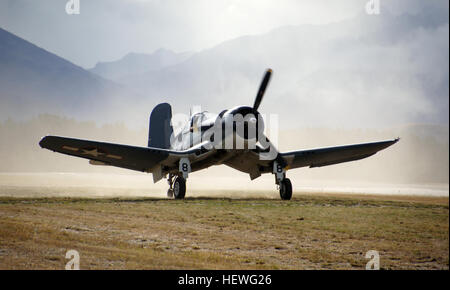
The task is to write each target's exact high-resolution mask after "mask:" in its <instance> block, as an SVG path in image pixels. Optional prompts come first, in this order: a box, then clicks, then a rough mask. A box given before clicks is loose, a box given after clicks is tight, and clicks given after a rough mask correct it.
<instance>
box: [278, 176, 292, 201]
mask: <svg viewBox="0 0 450 290" xmlns="http://www.w3.org/2000/svg"><path fill="white" fill-rule="evenodd" d="M280 197H281V199H282V200H290V199H291V198H292V183H291V181H290V180H289V178H285V179H283V181H281V182H280Z"/></svg>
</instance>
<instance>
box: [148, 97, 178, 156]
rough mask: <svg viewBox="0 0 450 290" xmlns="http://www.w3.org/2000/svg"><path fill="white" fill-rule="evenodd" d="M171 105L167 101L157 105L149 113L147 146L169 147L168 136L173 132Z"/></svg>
mask: <svg viewBox="0 0 450 290" xmlns="http://www.w3.org/2000/svg"><path fill="white" fill-rule="evenodd" d="M171 120H172V107H171V106H170V105H169V104H168V103H162V104H159V105H157V106H156V107H155V108H154V109H153V111H152V113H151V114H150V124H149V133H148V147H155V148H162V149H169V148H170V136H171V135H172V133H173V128H172V125H170V121H171Z"/></svg>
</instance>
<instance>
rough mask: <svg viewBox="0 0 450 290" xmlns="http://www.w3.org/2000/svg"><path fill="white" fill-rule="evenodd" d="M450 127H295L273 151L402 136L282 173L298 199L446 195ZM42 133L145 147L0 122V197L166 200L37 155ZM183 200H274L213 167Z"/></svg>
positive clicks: (259, 182)
mask: <svg viewBox="0 0 450 290" xmlns="http://www.w3.org/2000/svg"><path fill="white" fill-rule="evenodd" d="M448 133H449V132H448V127H445V126H436V125H423V124H422V125H408V126H403V127H397V128H389V129H364V130H363V129H336V128H334V129H332V128H300V129H296V130H289V131H281V132H280V134H279V138H278V147H279V148H280V150H282V151H288V150H299V149H308V148H317V147H326V146H335V145H343V144H351V143H361V142H370V141H377V140H385V139H393V138H396V137H401V140H400V142H399V143H397V144H395V145H394V146H392V147H389V148H387V149H386V150H384V151H381V152H379V153H377V154H376V155H374V156H372V157H370V158H367V159H364V160H360V161H356V162H350V163H345V164H339V165H333V166H329V167H322V168H313V169H309V168H300V169H295V170H290V171H288V177H289V178H290V179H291V180H292V181H293V186H294V189H295V192H297V193H326V192H337V193H339V192H341V193H358V194H361V193H366V194H396V195H429V196H448V193H449V185H448V184H449V179H448V175H449V155H448V154H449V153H448V146H449V137H448V136H449V135H448ZM47 134H53V135H62V136H70V137H76V138H83V139H91V140H100V141H108V142H115V143H122V144H131V145H138V146H145V144H146V142H147V129H146V128H142V129H138V130H134V129H129V128H127V126H125V125H124V124H122V123H116V124H106V125H102V126H98V125H96V123H95V122H80V121H76V120H74V119H68V118H64V117H58V116H53V115H41V116H39V117H36V118H34V119H31V120H28V121H23V122H17V121H12V120H8V121H5V122H3V123H0V136H1V139H0V160H1V163H0V172H1V173H0V196H17V197H21V196H33V197H36V196H39V197H42V196H79V197H92V196H94V197H103V196H105V197H106V196H108V197H114V196H115V197H123V196H136V197H139V196H142V197H155V198H165V197H166V191H167V187H168V185H167V183H166V182H165V181H164V180H162V181H160V182H158V183H156V184H153V179H152V176H151V174H145V173H141V172H133V171H128V170H125V169H119V168H113V167H105V166H92V165H89V164H88V161H87V160H84V159H79V158H74V157H70V156H65V155H62V154H57V153H53V152H50V151H48V150H43V149H41V148H40V147H39V145H38V142H39V140H40V138H41V137H42V136H44V135H47ZM188 196H191V197H196V196H197V197H198V196H206V197H230V198H238V197H239V198H243V197H244V198H246V197H248V198H274V199H275V198H276V199H278V192H277V190H276V187H275V184H274V179H273V176H272V175H271V174H266V175H263V176H261V177H260V178H258V179H256V180H254V181H250V178H249V177H248V175H246V174H244V173H241V172H238V171H235V170H233V169H231V168H228V167H225V166H223V165H221V166H213V167H211V168H209V169H207V170H203V171H200V172H195V173H192V174H191V175H190V176H189V179H188Z"/></svg>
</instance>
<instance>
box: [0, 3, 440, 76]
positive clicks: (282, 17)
mask: <svg viewBox="0 0 450 290" xmlns="http://www.w3.org/2000/svg"><path fill="white" fill-rule="evenodd" d="M67 2H68V0H39V1H37V0H0V27H2V28H4V29H6V30H8V31H10V32H12V33H15V34H17V35H19V36H20V37H22V38H25V39H27V40H29V41H31V42H33V43H34V44H37V45H38V46H41V47H43V48H45V49H47V50H49V51H51V52H53V53H56V54H57V55H59V56H61V57H64V58H66V59H68V60H70V61H72V62H74V63H76V64H78V65H81V66H83V67H86V68H90V67H92V66H94V65H95V63H96V62H98V61H110V60H115V59H119V58H121V57H122V56H123V55H125V54H127V53H129V52H147V53H150V52H153V51H154V50H156V49H158V48H161V47H164V48H168V49H172V50H174V51H178V52H181V51H199V50H202V49H205V48H208V47H211V46H214V45H215V44H218V43H220V42H222V41H224V40H228V39H231V38H235V37H238V36H241V35H245V34H259V33H264V32H267V31H269V30H271V29H273V28H276V27H279V26H284V25H299V24H306V23H312V24H322V23H330V22H335V21H339V20H342V19H346V18H350V17H353V16H355V15H356V14H358V13H364V10H365V5H366V3H367V1H366V0H346V1H342V0H340V1H337V0H336V1H333V0H329V1H325V0H323V1H319V0H315V1H300V0H279V1H275V0H80V4H81V11H80V12H81V13H80V14H79V15H68V14H67V13H66V11H65V6H66V3H67ZM424 2H428V3H433V2H437V1H435V0H430V1H418V0H414V1H413V0H380V3H381V6H382V9H389V10H390V11H391V12H392V13H404V12H407V13H412V14H415V13H418V12H419V10H420V7H421V6H423V5H424ZM438 2H440V3H441V4H442V2H443V1H438ZM445 2H446V3H447V4H446V5H447V6H448V1H446V0H445V1H444V3H445ZM428 3H427V5H428ZM444 5H445V4H444ZM447 9H448V8H447Z"/></svg>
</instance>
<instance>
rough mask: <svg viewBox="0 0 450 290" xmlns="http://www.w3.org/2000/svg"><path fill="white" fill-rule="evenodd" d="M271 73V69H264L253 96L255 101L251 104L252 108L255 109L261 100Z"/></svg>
mask: <svg viewBox="0 0 450 290" xmlns="http://www.w3.org/2000/svg"><path fill="white" fill-rule="evenodd" d="M271 75H272V70H271V69H270V68H269V69H267V70H266V73H265V74H264V78H263V80H262V82H261V85H260V86H259V90H258V94H257V95H256V98H255V103H254V104H253V110H255V111H257V110H258V108H259V105H260V104H261V101H262V99H263V97H264V93H265V91H266V88H267V85H268V84H269V81H270V76H271Z"/></svg>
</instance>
